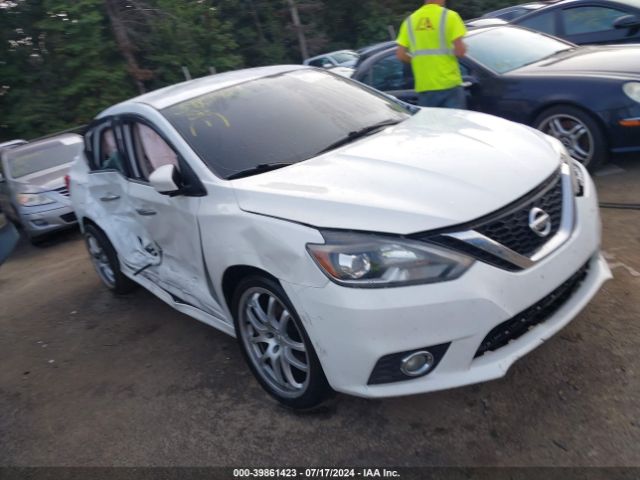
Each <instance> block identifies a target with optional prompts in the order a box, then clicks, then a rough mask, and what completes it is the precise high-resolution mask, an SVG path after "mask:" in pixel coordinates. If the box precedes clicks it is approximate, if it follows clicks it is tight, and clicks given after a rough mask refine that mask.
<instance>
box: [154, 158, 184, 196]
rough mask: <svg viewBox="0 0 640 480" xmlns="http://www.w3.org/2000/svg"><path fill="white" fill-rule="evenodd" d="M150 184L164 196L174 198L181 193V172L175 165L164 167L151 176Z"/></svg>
mask: <svg viewBox="0 0 640 480" xmlns="http://www.w3.org/2000/svg"><path fill="white" fill-rule="evenodd" d="M149 183H150V184H151V186H152V187H153V188H154V189H155V190H156V192H158V193H160V194H162V195H169V196H174V195H178V194H179V193H180V185H181V184H182V182H181V179H180V172H178V169H177V168H176V166H175V165H171V164H169V165H163V166H161V167H159V168H157V169H155V170H154V171H153V172H152V173H151V175H149Z"/></svg>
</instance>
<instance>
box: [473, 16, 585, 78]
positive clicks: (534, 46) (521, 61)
mask: <svg viewBox="0 0 640 480" xmlns="http://www.w3.org/2000/svg"><path fill="white" fill-rule="evenodd" d="M465 43H466V44H467V56H468V57H469V58H471V59H472V60H475V61H476V62H478V63H480V64H481V65H484V66H485V67H487V68H489V69H491V70H493V71H495V72H498V73H506V72H510V71H512V70H515V69H517V68H520V67H523V66H524V65H529V64H532V63H535V62H538V61H540V60H542V59H543V58H549V57H550V56H551V55H554V54H555V53H559V52H563V51H565V50H568V49H570V48H573V47H572V45H571V44H570V43H566V42H563V41H561V40H559V39H556V38H553V37H549V36H547V35H542V34H540V33H537V32H532V31H529V30H525V29H523V28H512V27H499V28H490V29H487V30H483V31H480V32H477V33H474V34H471V35H468V36H467V37H465Z"/></svg>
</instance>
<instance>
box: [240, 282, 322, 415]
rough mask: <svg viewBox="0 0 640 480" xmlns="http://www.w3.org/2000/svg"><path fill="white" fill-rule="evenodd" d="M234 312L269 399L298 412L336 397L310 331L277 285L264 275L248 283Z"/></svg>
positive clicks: (244, 346) (247, 355) (243, 285)
mask: <svg viewBox="0 0 640 480" xmlns="http://www.w3.org/2000/svg"><path fill="white" fill-rule="evenodd" d="M232 310H233V317H234V322H235V327H236V336H237V338H238V343H239V344H240V348H241V350H242V353H243V355H244V357H245V360H246V361H247V364H248V365H249V368H250V369H251V371H252V372H253V374H254V375H255V377H256V378H257V379H258V381H259V382H260V384H261V385H262V387H263V388H264V389H265V390H266V391H267V392H268V393H269V394H271V395H272V396H273V397H275V398H276V399H277V400H278V401H279V402H280V403H282V404H284V405H286V406H288V407H291V408H297V409H304V408H312V407H315V406H316V405H318V404H320V403H322V402H323V401H324V400H325V399H326V398H327V397H328V396H329V395H330V393H331V387H330V386H329V384H328V382H327V379H326V377H325V375H324V372H323V370H322V366H321V365H320V361H319V360H318V357H317V355H316V352H315V350H314V348H313V345H312V344H311V341H310V340H309V337H308V335H307V332H306V331H305V329H304V326H303V325H302V322H301V321H300V318H299V317H298V314H297V313H296V311H295V309H294V308H293V305H292V304H291V302H290V301H289V299H288V298H287V295H286V294H285V292H284V290H283V289H282V287H281V286H280V285H279V284H278V283H277V282H276V281H274V280H272V279H269V278H266V277H260V276H254V277H249V278H246V279H244V280H242V281H241V282H240V283H239V284H238V286H237V288H236V291H235V294H234V296H233V301H232Z"/></svg>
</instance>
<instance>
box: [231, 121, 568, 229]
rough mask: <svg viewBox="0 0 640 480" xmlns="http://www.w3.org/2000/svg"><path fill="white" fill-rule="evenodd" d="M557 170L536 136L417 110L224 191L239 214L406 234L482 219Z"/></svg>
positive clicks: (518, 128) (511, 126) (520, 128)
mask: <svg viewBox="0 0 640 480" xmlns="http://www.w3.org/2000/svg"><path fill="white" fill-rule="evenodd" d="M558 166H559V158H558V155H557V153H556V152H555V151H554V150H553V148H552V147H551V145H550V144H549V143H548V142H547V140H546V139H545V136H544V135H543V134H541V133H540V132H538V131H536V130H533V129H531V128H529V127H525V126H524V125H520V124H516V123H512V122H509V121H507V120H503V119H500V118H498V117H493V116H490V115H485V114H481V113H475V112H466V111H462V110H445V109H423V110H421V111H420V112H419V113H417V114H416V115H414V116H413V117H412V118H410V119H408V120H406V121H404V122H402V123H401V124H399V125H396V126H394V127H389V128H387V129H385V130H384V131H382V132H380V133H377V134H375V135H373V136H370V137H366V138H364V139H361V140H358V141H356V142H354V143H351V144H349V145H347V146H345V147H342V148H340V149H337V150H334V151H331V152H329V153H326V154H323V155H321V156H318V157H315V158H313V159H310V160H307V161H305V162H301V163H298V164H295V165H292V166H289V167H285V168H281V169H279V170H275V171H272V172H268V173H263V174H259V175H254V176H252V177H247V178H243V179H238V180H233V181H232V185H233V187H234V189H235V191H236V195H237V200H238V203H239V205H240V208H242V209H243V210H245V211H247V212H253V213H258V214H263V215H269V216H273V217H278V218H283V219H288V220H292V221H296V222H300V223H304V224H308V225H313V226H316V227H325V228H338V229H349V230H365V231H377V232H387V233H396V234H408V233H414V232H419V231H425V230H431V229H438V228H442V227H446V226H451V225H455V224H459V223H463V222H467V221H470V220H473V219H475V218H478V217H481V216H483V215H486V214H488V213H490V212H492V211H494V210H497V209H499V208H500V207H503V206H505V205H507V204H509V203H511V202H513V201H514V200H516V199H517V198H518V197H520V196H522V195H524V194H526V193H527V192H529V191H530V190H532V189H533V188H535V187H536V186H537V185H538V184H540V183H541V182H542V181H543V180H545V179H546V178H547V177H549V176H550V175H551V174H552V173H553V172H554V171H555V170H556V169H557V168H558Z"/></svg>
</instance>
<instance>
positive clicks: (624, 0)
mask: <svg viewBox="0 0 640 480" xmlns="http://www.w3.org/2000/svg"><path fill="white" fill-rule="evenodd" d="M581 3H584V4H592V3H609V4H616V3H619V4H622V5H627V6H629V7H634V8H640V0H543V1H540V2H533V3H524V4H522V5H514V6H513V7H508V8H516V7H524V8H527V9H529V10H531V12H527V14H526V15H530V14H531V13H532V12H533V11H536V10H540V9H545V8H551V7H557V6H564V5H579V4H581ZM505 10H507V8H503V9H501V10H495V11H494V12H491V13H493V14H495V13H499V12H502V11H505ZM523 17H524V15H523ZM523 17H519V18H523ZM514 20H517V19H514Z"/></svg>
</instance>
